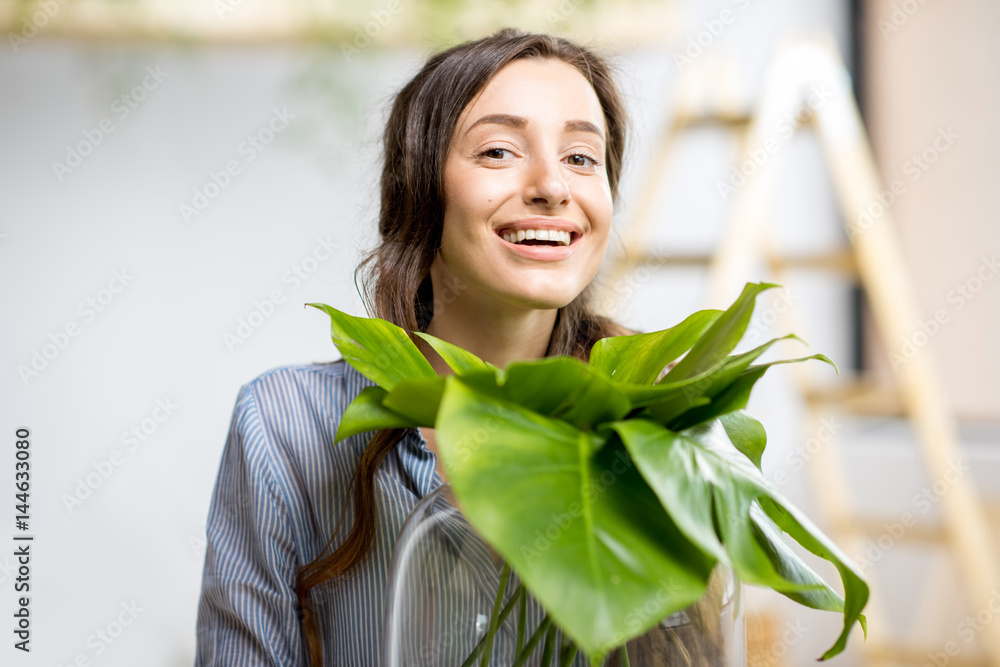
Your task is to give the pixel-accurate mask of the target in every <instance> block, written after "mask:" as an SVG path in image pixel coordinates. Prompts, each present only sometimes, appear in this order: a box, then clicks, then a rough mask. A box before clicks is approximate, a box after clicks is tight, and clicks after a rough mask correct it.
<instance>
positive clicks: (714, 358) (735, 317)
mask: <svg viewBox="0 0 1000 667" xmlns="http://www.w3.org/2000/svg"><path fill="white" fill-rule="evenodd" d="M772 287H779V285H775V284H773V283H747V284H746V286H745V287H744V288H743V292H742V293H741V294H740V296H739V298H738V299H736V301H735V302H734V303H733V305H731V306H730V307H729V308H727V309H726V310H725V312H723V313H722V315H720V316H719V317H718V318H717V319H716V320H715V322H714V323H713V324H712V326H711V327H709V329H708V331H706V332H705V334H704V335H703V336H702V337H701V338H700V339H698V342H696V343H695V344H694V346H693V347H692V348H691V350H690V351H689V352H688V353H687V354H686V355H685V356H684V358H683V359H681V360H680V361H678V362H677V365H676V366H674V367H673V368H671V369H670V372H668V373H667V374H666V376H664V378H663V382H672V381H674V380H679V379H683V378H687V377H691V376H692V375H698V374H699V373H702V372H703V371H706V370H708V369H709V368H712V367H713V366H715V365H717V364H718V363H719V362H720V361H722V360H723V359H724V358H725V357H726V356H727V355H728V354H729V353H730V352H732V351H733V349H734V348H735V347H736V344H737V343H739V341H740V339H741V338H743V334H744V333H745V332H746V329H747V325H748V324H749V323H750V316H751V315H752V314H753V307H754V300H755V299H756V298H757V295H758V294H760V293H761V292H763V291H764V290H768V289H771V288H772Z"/></svg>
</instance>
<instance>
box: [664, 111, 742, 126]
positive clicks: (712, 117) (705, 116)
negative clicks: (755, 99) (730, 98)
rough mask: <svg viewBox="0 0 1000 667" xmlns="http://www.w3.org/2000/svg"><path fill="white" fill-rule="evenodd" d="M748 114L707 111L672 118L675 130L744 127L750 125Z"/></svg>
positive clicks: (685, 113) (682, 113) (680, 114)
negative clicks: (707, 127) (702, 127)
mask: <svg viewBox="0 0 1000 667" xmlns="http://www.w3.org/2000/svg"><path fill="white" fill-rule="evenodd" d="M750 119H751V117H750V114H748V113H742V112H730V111H709V112H707V113H690V112H681V113H679V114H677V116H675V117H674V122H673V125H674V127H675V128H677V129H680V128H685V127H701V126H712V125H726V126H729V127H745V126H747V125H749V124H750Z"/></svg>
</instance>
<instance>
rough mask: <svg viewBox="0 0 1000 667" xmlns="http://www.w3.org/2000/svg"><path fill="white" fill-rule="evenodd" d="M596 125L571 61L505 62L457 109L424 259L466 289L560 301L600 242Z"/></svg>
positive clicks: (587, 91) (600, 153) (593, 267)
mask: <svg viewBox="0 0 1000 667" xmlns="http://www.w3.org/2000/svg"><path fill="white" fill-rule="evenodd" d="M606 137H607V128H606V127H605V122H604V113H603V111H602V110H601V105H600V102H599V100H598V99H597V95H596V93H595V92H594V89H593V88H592V87H591V85H590V84H589V83H588V82H587V80H586V79H585V78H584V77H583V75H582V74H580V72H579V71H578V70H577V69H576V68H575V67H573V66H572V65H569V64H567V63H565V62H563V61H561V60H549V59H545V60H543V59H537V58H535V59H523V60H515V61H514V62H512V63H510V64H508V65H506V66H505V67H504V68H503V69H501V70H500V71H499V72H498V73H497V74H496V76H495V77H494V78H493V80H492V81H490V83H489V84H487V86H486V87H485V88H484V89H483V91H482V93H481V94H480V95H479V96H478V97H477V98H475V99H474V100H473V101H472V102H471V103H470V104H469V105H468V106H467V107H466V108H465V109H464V110H463V112H462V114H461V116H460V117H459V119H458V124H457V125H456V128H455V134H454V135H453V138H452V143H451V146H450V149H449V152H448V156H447V159H446V161H445V167H444V200H445V212H444V227H443V230H442V239H441V251H440V253H439V255H438V257H436V258H435V260H434V261H435V262H436V263H437V262H441V263H443V265H444V268H445V269H446V270H447V271H448V272H449V273H451V274H452V276H453V278H456V279H457V284H458V285H459V289H462V290H465V289H469V290H476V291H478V293H479V294H477V295H475V296H480V295H481V296H488V297H492V298H495V299H500V300H503V301H505V302H507V303H509V304H511V305H517V306H521V307H529V308H539V309H551V308H559V307H562V306H564V305H566V304H568V303H569V302H570V301H572V300H573V299H574V298H576V296H577V295H578V294H579V293H580V292H581V291H583V289H584V288H585V287H586V286H587V284H588V283H590V281H591V280H592V279H593V278H594V276H595V275H596V273H597V270H598V268H599V267H600V265H601V260H602V258H603V257H604V252H605V249H606V248H607V243H608V233H609V229H610V226H611V217H612V201H611V189H610V187H609V185H608V176H607V171H606V169H605V165H604V161H605V160H604V155H605V140H606V139H605V138H606ZM468 296H474V295H472V294H470V295H468Z"/></svg>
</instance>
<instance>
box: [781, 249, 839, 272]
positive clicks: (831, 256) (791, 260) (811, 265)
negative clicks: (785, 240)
mask: <svg viewBox="0 0 1000 667" xmlns="http://www.w3.org/2000/svg"><path fill="white" fill-rule="evenodd" d="M768 261H769V262H770V263H771V266H772V267H774V268H775V269H777V270H782V269H814V270H823V271H839V272H841V273H846V274H848V275H857V273H858V266H857V262H855V261H854V255H853V254H851V253H850V252H849V251H847V250H835V251H833V252H821V253H804V254H801V255H778V256H777V257H773V258H770V259H769V260H768Z"/></svg>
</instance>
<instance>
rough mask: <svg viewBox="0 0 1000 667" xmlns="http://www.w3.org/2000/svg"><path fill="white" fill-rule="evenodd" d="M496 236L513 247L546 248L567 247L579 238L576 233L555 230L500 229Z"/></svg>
mask: <svg viewBox="0 0 1000 667" xmlns="http://www.w3.org/2000/svg"><path fill="white" fill-rule="evenodd" d="M497 235H498V236H500V238H502V239H503V240H504V241H506V242H507V243H513V244H515V245H546V246H568V245H570V244H571V243H573V241H575V240H576V239H577V238H578V237H579V235H578V234H577V233H576V232H564V231H559V230H556V229H518V230H513V229H501V230H499V231H498V232H497Z"/></svg>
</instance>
